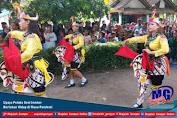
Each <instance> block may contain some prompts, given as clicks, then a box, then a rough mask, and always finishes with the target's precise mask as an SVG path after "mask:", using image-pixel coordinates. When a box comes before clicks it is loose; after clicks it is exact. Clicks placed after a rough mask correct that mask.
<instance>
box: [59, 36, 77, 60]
mask: <svg viewBox="0 0 177 118" xmlns="http://www.w3.org/2000/svg"><path fill="white" fill-rule="evenodd" d="M59 45H60V46H65V47H66V52H65V54H64V57H63V58H64V59H65V61H67V62H68V63H71V61H72V60H73V58H74V48H73V46H72V45H71V44H70V43H69V42H66V39H65V38H63V39H62V40H61V41H60V43H59Z"/></svg>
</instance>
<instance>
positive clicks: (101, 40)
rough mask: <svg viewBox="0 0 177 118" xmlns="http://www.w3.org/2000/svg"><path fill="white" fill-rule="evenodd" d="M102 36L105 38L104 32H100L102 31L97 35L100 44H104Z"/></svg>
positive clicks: (104, 40)
mask: <svg viewBox="0 0 177 118" xmlns="http://www.w3.org/2000/svg"><path fill="white" fill-rule="evenodd" d="M104 36H105V33H104V32H102V31H100V33H99V37H100V38H99V39H98V41H99V42H100V43H106V39H105V38H104Z"/></svg>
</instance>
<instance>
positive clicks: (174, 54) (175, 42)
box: [168, 31, 177, 63]
mask: <svg viewBox="0 0 177 118" xmlns="http://www.w3.org/2000/svg"><path fill="white" fill-rule="evenodd" d="M168 42H169V46H170V49H171V51H170V52H169V54H168V58H169V60H170V63H174V60H175V59H177V32H176V31H175V32H174V35H173V37H172V38H170V39H169V41H168Z"/></svg>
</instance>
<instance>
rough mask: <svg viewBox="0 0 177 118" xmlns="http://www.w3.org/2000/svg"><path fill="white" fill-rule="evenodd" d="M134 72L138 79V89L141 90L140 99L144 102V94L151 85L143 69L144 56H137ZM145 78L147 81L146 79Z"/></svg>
mask: <svg viewBox="0 0 177 118" xmlns="http://www.w3.org/2000/svg"><path fill="white" fill-rule="evenodd" d="M132 64H133V65H132V66H133V70H134V77H136V78H137V79H138V87H139V90H140V94H139V96H140V99H141V100H143V98H144V94H145V93H146V92H147V88H148V85H150V83H151V82H150V79H149V77H146V76H147V75H146V74H144V73H146V72H145V71H146V70H145V69H143V68H142V54H140V55H138V56H136V57H135V58H134V60H133V63H132ZM145 77H146V78H147V79H145Z"/></svg>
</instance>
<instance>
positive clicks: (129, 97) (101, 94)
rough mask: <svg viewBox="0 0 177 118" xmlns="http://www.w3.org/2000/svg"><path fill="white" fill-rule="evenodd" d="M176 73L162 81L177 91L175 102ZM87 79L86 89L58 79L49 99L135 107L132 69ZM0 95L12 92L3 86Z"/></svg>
mask: <svg viewBox="0 0 177 118" xmlns="http://www.w3.org/2000/svg"><path fill="white" fill-rule="evenodd" d="M176 72H177V69H173V68H171V75H170V76H169V77H167V76H165V79H164V81H163V85H168V86H172V87H173V88H174V95H173V97H172V100H177V92H176V91H177V86H176V85H177V77H176V75H177V74H176ZM84 76H85V77H86V78H87V79H88V84H87V85H86V86H85V87H82V88H81V87H79V84H80V82H81V81H80V80H79V79H78V78H75V83H76V86H75V87H72V88H67V89H66V88H64V87H65V86H66V85H67V84H68V83H69V79H68V78H67V79H66V80H65V81H62V80H61V77H60V76H56V77H55V80H54V82H53V83H51V84H50V85H48V87H47V89H46V91H47V95H48V97H49V98H56V99H64V100H72V101H81V102H89V103H97V104H105V105H114V106H124V107H132V105H133V104H135V102H136V96H137V79H136V78H134V77H133V69H132V68H130V67H127V68H121V69H111V70H109V71H102V72H95V73H84ZM0 91H1V92H9V91H10V88H4V87H3V86H2V83H1V86H0ZM149 94H150V89H148V93H147V94H146V96H147V97H148V96H149ZM147 97H146V98H147ZM148 105H149V103H148V99H146V100H145V103H144V107H145V108H146V107H148Z"/></svg>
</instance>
